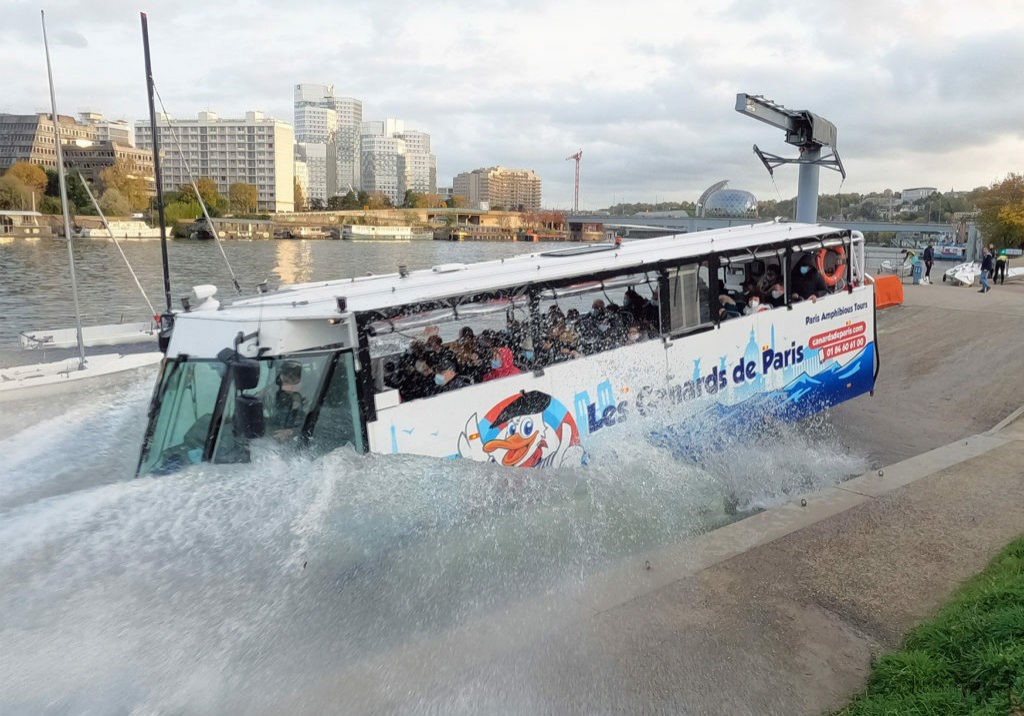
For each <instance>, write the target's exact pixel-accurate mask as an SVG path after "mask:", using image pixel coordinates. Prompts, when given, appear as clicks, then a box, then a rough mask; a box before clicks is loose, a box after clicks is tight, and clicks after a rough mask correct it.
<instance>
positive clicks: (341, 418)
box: [309, 352, 366, 455]
mask: <svg viewBox="0 0 1024 716" xmlns="http://www.w3.org/2000/svg"><path fill="white" fill-rule="evenodd" d="M345 445H351V446H353V447H354V448H355V449H356V450H357V451H359V452H363V451H364V450H365V449H366V448H365V447H364V445H363V431H362V430H361V429H360V425H359V401H358V399H357V397H356V373H355V365H354V363H353V359H352V354H351V353H348V352H346V353H342V354H340V355H339V356H338V359H337V363H336V364H335V366H334V372H333V373H332V374H331V379H330V382H329V383H328V384H327V387H326V389H325V390H324V399H323V403H322V404H321V406H320V410H319V414H318V415H317V417H316V424H315V425H313V432H312V434H311V435H310V437H309V446H310V449H311V450H312V451H313V452H314V453H315V454H317V455H322V454H324V453H327V452H330V451H331V450H334V449H336V448H339V447H343V446H345Z"/></svg>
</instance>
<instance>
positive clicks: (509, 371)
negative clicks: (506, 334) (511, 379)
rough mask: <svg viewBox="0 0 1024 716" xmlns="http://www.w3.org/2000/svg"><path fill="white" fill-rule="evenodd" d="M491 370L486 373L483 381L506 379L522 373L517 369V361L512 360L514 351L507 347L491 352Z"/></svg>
mask: <svg viewBox="0 0 1024 716" xmlns="http://www.w3.org/2000/svg"><path fill="white" fill-rule="evenodd" d="M489 366H490V370H489V371H487V372H486V373H484V377H483V380H484V382H485V383H486V382H487V381H491V380H497V379H498V378H506V377H508V376H510V375H519V374H520V373H521V372H522V371H520V370H519V369H518V368H516V364H515V361H514V360H513V358H512V350H511V349H510V348H506V347H505V346H500V347H498V348H495V349H494V350H493V351H492V352H491V361H490V364H489Z"/></svg>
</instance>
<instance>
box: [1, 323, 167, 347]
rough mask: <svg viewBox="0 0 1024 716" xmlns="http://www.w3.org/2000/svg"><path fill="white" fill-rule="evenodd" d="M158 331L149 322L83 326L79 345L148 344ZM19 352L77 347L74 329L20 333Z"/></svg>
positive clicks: (154, 338)
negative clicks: (21, 350) (23, 350)
mask: <svg viewBox="0 0 1024 716" xmlns="http://www.w3.org/2000/svg"><path fill="white" fill-rule="evenodd" d="M156 335H157V328H156V326H154V324H153V323H152V322H151V321H137V322H135V323H112V324H107V325H102V326H83V327H82V342H83V343H84V344H85V345H86V346H119V345H124V344H126V343H147V342H149V341H154V340H156ZM18 341H19V342H20V343H21V347H22V348H26V349H29V350H33V349H39V348H74V347H75V346H77V345H78V336H77V331H76V329H74V328H54V329H45V330H39V331H22V332H21V333H20V334H19V335H18Z"/></svg>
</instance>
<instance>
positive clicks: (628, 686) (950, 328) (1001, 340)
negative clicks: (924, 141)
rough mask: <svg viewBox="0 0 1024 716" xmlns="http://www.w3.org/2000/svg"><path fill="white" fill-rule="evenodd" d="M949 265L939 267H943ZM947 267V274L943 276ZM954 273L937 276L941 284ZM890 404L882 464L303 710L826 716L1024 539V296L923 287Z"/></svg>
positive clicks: (882, 327) (896, 320) (456, 634)
mask: <svg viewBox="0 0 1024 716" xmlns="http://www.w3.org/2000/svg"><path fill="white" fill-rule="evenodd" d="M941 266H942V264H938V265H937V267H941ZM938 276H941V274H938ZM938 276H937V278H938ZM878 326H879V347H880V351H881V356H882V366H881V371H882V372H881V374H880V377H879V381H878V386H877V392H876V395H875V396H874V397H873V398H868V397H864V398H860V399H858V400H855V401H852V402H850V403H848V404H845V405H843V406H839V408H837V409H835V410H834V411H833V416H832V420H833V422H834V424H835V425H836V428H837V430H839V431H840V434H841V435H842V437H843V438H844V440H848V442H849V444H850V445H855V446H858V447H859V448H860V450H861V454H869V455H870V456H871V459H872V460H875V461H876V463H877V465H878V466H879V468H874V469H872V470H871V471H869V472H868V473H866V474H864V475H862V476H860V477H857V478H855V479H853V480H850V481H848V482H845V483H843V484H842V485H840V486H838V487H834V488H829V489H826V490H823V491H821V492H816V493H813V494H809V495H806V496H804V498H803V499H804V500H805V501H806V504H801V499H800V498H797V499H796V500H795V501H793V502H791V503H788V504H785V505H782V506H780V507H777V508H774V509H771V510H767V511H765V512H762V513H759V514H757V515H754V516H752V517H749V518H747V519H745V520H742V521H740V522H737V523H734V524H732V525H729V526H727V527H724V528H722V529H719V530H716V531H714V532H710V533H707V534H704V535H701V536H698V537H695V538H692V539H689V540H686V541H684V542H681V543H678V544H673V545H670V546H667V547H664V548H661V549H657V550H654V551H651V552H649V553H646V554H643V555H639V556H638V557H637V558H634V559H631V560H630V561H629V562H627V563H624V564H620V565H618V566H617V567H616V568H615V569H612V570H609V571H606V572H604V573H601V574H599V575H595V576H592V577H590V578H587V579H586V580H584V581H582V582H573V583H572V584H571V585H570V586H567V587H566V588H565V589H564V590H557V591H553V592H552V593H550V594H547V595H544V596H543V597H542V598H538V599H536V600H535V601H533V602H530V603H520V604H515V605H512V606H510V607H508V608H507V609H506V610H504V611H503V612H502V613H500V614H490V615H488V616H487V618H486V619H480V620H478V621H476V622H474V623H469V624H465V625H463V626H462V627H460V628H459V629H457V630H453V631H450V632H446V633H444V634H431V635H427V636H425V637H424V638H423V640H422V641H421V642H419V643H410V644H406V645H404V646H403V647H402V648H400V649H396V650H392V651H389V652H387V653H385V654H381V655H379V657H377V658H376V659H374V660H373V661H372V662H364V663H361V664H359V665H358V666H356V667H353V668H350V669H347V670H346V671H345V672H344V673H341V674H338V675H337V677H336V679H335V680H334V681H333V683H331V684H325V685H324V688H323V689H322V690H318V692H317V693H310V694H308V695H307V698H308V699H309V700H308V701H306V702H304V703H300V704H291V705H290V707H291V708H292V710H293V711H299V712H305V711H307V710H308V711H310V712H312V711H316V710H317V709H319V708H321V707H323V706H324V705H325V704H331V703H333V704H336V705H342V704H343V705H344V707H345V710H346V711H351V712H367V713H369V712H373V713H420V712H427V713H524V714H525V713H530V714H535V713H552V714H582V713H586V714H598V713H682V714H690V713H692V714H726V713H727V714H821V713H823V712H825V711H827V710H829V709H833V708H838V707H841V706H842V705H844V704H845V703H846V702H847V701H848V699H849V698H850V696H851V695H853V694H854V693H855V692H856V691H858V690H859V689H860V688H861V687H862V686H863V683H864V680H865V678H866V676H867V674H868V671H869V668H870V660H871V657H872V656H873V655H876V654H878V653H880V652H883V651H886V650H890V649H893V648H896V647H897V646H898V644H899V642H900V639H901V636H902V635H903V634H904V633H905V632H906V631H907V630H908V629H909V628H911V627H912V626H913V625H914V624H916V623H919V622H920V621H922V620H924V619H926V618H928V617H929V616H930V615H932V614H933V613H934V612H935V610H936V609H937V608H938V607H939V606H940V605H941V604H942V603H943V602H944V601H945V600H946V599H948V597H949V596H950V595H951V594H952V592H953V591H954V590H955V589H956V588H957V587H958V586H959V585H960V584H961V583H962V582H963V581H964V580H965V579H967V578H968V577H970V576H971V575H973V574H975V573H977V572H978V571H980V570H981V569H982V568H983V567H984V566H985V565H986V564H987V563H988V561H989V560H990V559H991V557H992V556H993V555H994V554H995V553H996V552H997V551H999V550H1000V549H1001V548H1002V547H1003V546H1004V545H1005V544H1006V543H1007V542H1009V541H1010V540H1012V539H1013V538H1014V537H1016V536H1017V535H1019V534H1021V533H1022V532H1024V419H1020V416H1021V414H1022V413H1024V410H1021V409H1018V406H1020V405H1021V404H1022V403H1024V371H1022V367H1024V361H1022V360H1021V357H1020V349H1021V345H1022V343H1021V340H1020V336H1022V335H1024V285H1021V284H1017V285H1011V284H1007V285H1006V286H999V287H996V288H995V289H993V290H992V291H991V292H990V293H988V294H984V295H982V294H979V293H977V292H976V289H968V288H955V287H952V286H949V285H945V284H942V283H937V284H936V285H933V286H911V285H907V286H906V302H905V305H903V306H900V307H895V308H892V309H888V310H886V311H884V312H880V313H879V323H878Z"/></svg>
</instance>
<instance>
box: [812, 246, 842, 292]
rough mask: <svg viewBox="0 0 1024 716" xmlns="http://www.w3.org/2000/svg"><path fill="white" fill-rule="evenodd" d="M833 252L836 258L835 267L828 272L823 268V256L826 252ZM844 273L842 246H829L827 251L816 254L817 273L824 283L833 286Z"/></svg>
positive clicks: (823, 250)
mask: <svg viewBox="0 0 1024 716" xmlns="http://www.w3.org/2000/svg"><path fill="white" fill-rule="evenodd" d="M830 251H831V252H833V253H834V254H835V255H836V256H837V257H838V258H837V259H836V265H835V267H834V268H833V269H832V270H831V271H829V270H828V269H826V268H825V256H826V255H827V254H828V252H830ZM845 272H846V249H844V248H843V247H842V246H830V247H829V248H827V249H822V250H821V251H819V252H818V273H820V274H821V277H822V278H823V279H825V283H827V284H828V285H829V286H835V285H836V284H837V283H839V280H840V279H841V278H842V277H843V274H844V273H845Z"/></svg>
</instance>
